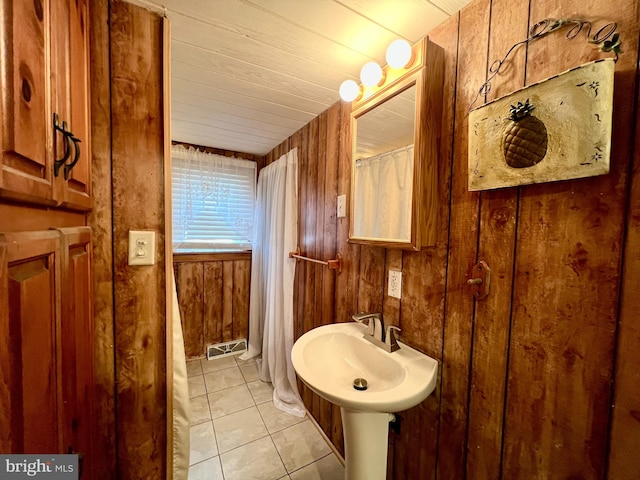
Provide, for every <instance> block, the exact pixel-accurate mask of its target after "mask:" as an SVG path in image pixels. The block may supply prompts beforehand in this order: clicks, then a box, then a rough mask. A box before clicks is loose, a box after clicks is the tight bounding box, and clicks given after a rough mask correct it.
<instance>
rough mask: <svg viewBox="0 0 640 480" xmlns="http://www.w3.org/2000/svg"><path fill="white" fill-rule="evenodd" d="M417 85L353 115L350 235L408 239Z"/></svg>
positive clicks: (389, 239) (380, 238) (402, 240)
mask: <svg viewBox="0 0 640 480" xmlns="http://www.w3.org/2000/svg"><path fill="white" fill-rule="evenodd" d="M415 109H416V85H415V83H413V84H412V85H411V86H409V87H408V88H406V89H405V90H402V91H401V92H399V93H398V94H396V95H394V96H393V97H391V98H389V99H388V100H386V101H385V102H383V103H380V104H378V105H377V106H376V107H375V108H373V109H371V110H369V111H367V112H365V113H364V114H363V115H360V116H359V117H357V118H356V119H355V135H356V144H355V147H354V157H353V158H354V162H353V179H352V180H353V182H354V186H353V202H354V209H353V234H352V236H353V237H359V238H363V239H375V240H383V241H393V242H409V241H411V215H412V209H411V202H412V198H413V172H414V169H413V167H414V145H413V144H414V132H415V119H416V110H415Z"/></svg>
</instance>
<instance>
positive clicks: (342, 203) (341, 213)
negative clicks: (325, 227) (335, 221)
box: [338, 195, 347, 218]
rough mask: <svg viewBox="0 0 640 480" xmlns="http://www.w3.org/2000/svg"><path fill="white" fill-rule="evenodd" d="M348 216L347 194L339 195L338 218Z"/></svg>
mask: <svg viewBox="0 0 640 480" xmlns="http://www.w3.org/2000/svg"><path fill="white" fill-rule="evenodd" d="M346 216H347V196H346V195H338V218H343V217H346Z"/></svg>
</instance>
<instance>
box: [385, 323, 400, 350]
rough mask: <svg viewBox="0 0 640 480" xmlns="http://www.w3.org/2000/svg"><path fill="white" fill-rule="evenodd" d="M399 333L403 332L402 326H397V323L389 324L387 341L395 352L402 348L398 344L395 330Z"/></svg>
mask: <svg viewBox="0 0 640 480" xmlns="http://www.w3.org/2000/svg"><path fill="white" fill-rule="evenodd" d="M396 330H397V331H398V333H400V332H401V330H400V327H396V326H395V325H388V326H387V331H386V335H385V343H386V344H387V345H388V346H389V349H390V351H391V352H395V351H396V350H399V349H400V345H398V339H397V338H396V333H395V331H396Z"/></svg>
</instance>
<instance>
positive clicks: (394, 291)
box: [388, 270, 402, 298]
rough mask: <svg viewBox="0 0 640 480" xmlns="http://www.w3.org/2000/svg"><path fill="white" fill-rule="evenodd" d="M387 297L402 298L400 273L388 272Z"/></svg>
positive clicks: (395, 271)
mask: <svg viewBox="0 0 640 480" xmlns="http://www.w3.org/2000/svg"><path fill="white" fill-rule="evenodd" d="M388 290H389V293H388V294H389V296H390V297H395V298H400V297H401V296H402V272H399V271H397V270H389V288H388Z"/></svg>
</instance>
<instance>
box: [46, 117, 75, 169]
mask: <svg viewBox="0 0 640 480" xmlns="http://www.w3.org/2000/svg"><path fill="white" fill-rule="evenodd" d="M57 132H60V133H62V136H63V137H64V155H63V157H62V158H61V159H60V160H55V161H54V162H53V175H54V176H55V177H57V176H58V175H60V167H62V166H63V165H64V179H65V180H69V176H70V175H71V169H72V168H73V167H75V166H76V164H77V163H78V160H80V141H81V140H80V139H79V138H76V137H75V136H74V135H73V133H72V132H70V131H69V130H67V122H65V121H64V120H63V121H62V125H61V124H60V121H59V119H58V114H57V113H54V114H53V151H54V152H56V151H57V148H56V145H57V143H56V142H57V139H58V135H57ZM71 142H73V149H74V152H75V153H74V155H73V160H72V161H71V162H70V163H66V162H67V160H69V157H70V156H71Z"/></svg>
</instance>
